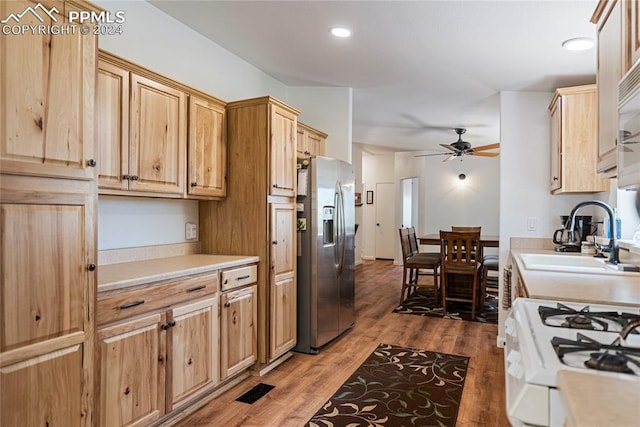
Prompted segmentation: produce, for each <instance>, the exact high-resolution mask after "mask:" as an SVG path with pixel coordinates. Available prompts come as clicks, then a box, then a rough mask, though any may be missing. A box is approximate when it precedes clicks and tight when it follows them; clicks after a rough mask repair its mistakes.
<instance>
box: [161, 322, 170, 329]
mask: <svg viewBox="0 0 640 427" xmlns="http://www.w3.org/2000/svg"><path fill="white" fill-rule="evenodd" d="M160 327H161V328H162V329H163V330H165V331H166V330H167V329H169V324H168V323H163V324H162V325H160Z"/></svg>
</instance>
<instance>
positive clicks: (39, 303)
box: [0, 1, 99, 427]
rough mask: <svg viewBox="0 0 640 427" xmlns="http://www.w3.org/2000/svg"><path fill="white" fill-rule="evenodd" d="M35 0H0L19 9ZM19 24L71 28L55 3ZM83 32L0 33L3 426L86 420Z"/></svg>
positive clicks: (90, 92)
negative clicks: (67, 25)
mask: <svg viewBox="0 0 640 427" xmlns="http://www.w3.org/2000/svg"><path fill="white" fill-rule="evenodd" d="M38 5H39V3H37V2H29V1H12V2H0V15H2V16H3V17H6V16H10V15H11V14H16V15H22V13H23V12H24V11H25V10H27V9H28V8H29V7H31V8H33V7H36V6H38ZM51 6H53V4H50V3H46V4H44V5H42V7H44V8H47V10H50V11H51V15H49V17H51V16H53V17H52V18H49V17H48V16H46V15H45V14H42V15H43V16H42V18H43V19H44V22H41V21H39V20H38V19H37V18H36V16H35V15H34V14H30V13H27V14H24V15H23V16H22V17H21V20H20V23H21V24H22V25H49V24H51V23H52V20H53V19H55V20H56V22H57V24H59V25H63V24H68V22H67V20H66V18H65V16H64V15H65V13H64V12H65V10H66V9H67V8H69V7H73V8H74V9H82V10H87V11H96V12H97V11H99V10H98V9H96V8H95V7H94V6H92V5H91V4H89V3H86V2H84V1H77V2H76V1H74V2H67V1H57V2H55V9H52V8H51ZM96 55H97V39H96V37H95V36H94V35H92V34H87V35H81V34H80V33H79V32H78V33H76V34H70V33H69V34H38V33H37V32H36V33H35V34H34V33H32V32H30V31H29V32H27V33H25V34H22V35H19V36H18V35H12V36H11V35H9V36H7V35H3V36H2V37H0V69H1V70H2V71H1V72H0V88H1V89H0V92H2V96H1V97H0V98H1V100H0V115H1V117H0V174H1V175H0V266H1V267H0V295H1V296H0V425H2V426H32V425H37V426H46V425H51V426H54V425H64V426H82V427H89V426H92V425H93V412H92V411H93V397H94V373H93V369H94V366H93V361H94V357H93V350H94V326H95V325H94V312H95V303H94V301H95V288H96V266H95V263H96V262H97V261H96V260H97V253H96V232H95V221H96V212H95V211H96V199H97V197H96V181H95V178H96V168H95V158H94V156H95V151H94V149H95V137H94V131H95V127H94V115H95V112H94V99H95V79H96Z"/></svg>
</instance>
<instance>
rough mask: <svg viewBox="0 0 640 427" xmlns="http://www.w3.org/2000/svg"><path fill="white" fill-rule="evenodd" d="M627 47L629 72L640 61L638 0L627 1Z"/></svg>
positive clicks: (639, 11)
mask: <svg viewBox="0 0 640 427" xmlns="http://www.w3.org/2000/svg"><path fill="white" fill-rule="evenodd" d="M626 4H627V19H628V21H627V24H626V25H627V28H626V31H627V39H626V43H627V47H628V58H629V59H628V61H627V70H629V69H631V67H632V66H633V64H635V63H636V62H638V60H640V2H638V0H627V1H626Z"/></svg>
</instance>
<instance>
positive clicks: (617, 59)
mask: <svg viewBox="0 0 640 427" xmlns="http://www.w3.org/2000/svg"><path fill="white" fill-rule="evenodd" d="M623 17H624V14H623V3H622V1H618V0H613V1H601V2H600V3H599V4H598V8H597V9H596V11H595V13H594V15H593V16H592V18H591V21H592V22H594V23H596V24H597V31H598V60H597V76H598V77H597V85H598V121H597V123H598V133H597V134H598V164H597V171H598V173H600V174H602V176H605V177H615V176H616V164H617V160H616V155H617V153H616V145H617V143H618V82H619V81H620V78H621V77H622V74H623V73H624V70H625V68H626V65H625V56H624V54H623V52H624V50H623V49H624V47H623Z"/></svg>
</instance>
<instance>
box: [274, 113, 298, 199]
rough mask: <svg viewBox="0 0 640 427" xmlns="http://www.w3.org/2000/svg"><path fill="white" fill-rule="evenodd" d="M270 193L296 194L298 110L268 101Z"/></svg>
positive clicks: (292, 195)
mask: <svg viewBox="0 0 640 427" xmlns="http://www.w3.org/2000/svg"><path fill="white" fill-rule="evenodd" d="M269 109H270V115H271V123H270V124H271V141H270V145H271V148H270V153H271V154H270V157H271V164H270V172H271V181H270V184H271V185H270V187H269V188H270V194H271V195H272V196H285V197H295V195H296V181H295V178H296V135H297V132H296V129H297V117H298V112H297V111H293V110H291V109H290V108H288V107H287V106H285V105H284V104H282V105H281V104H279V103H275V102H273V103H270V104H269Z"/></svg>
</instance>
